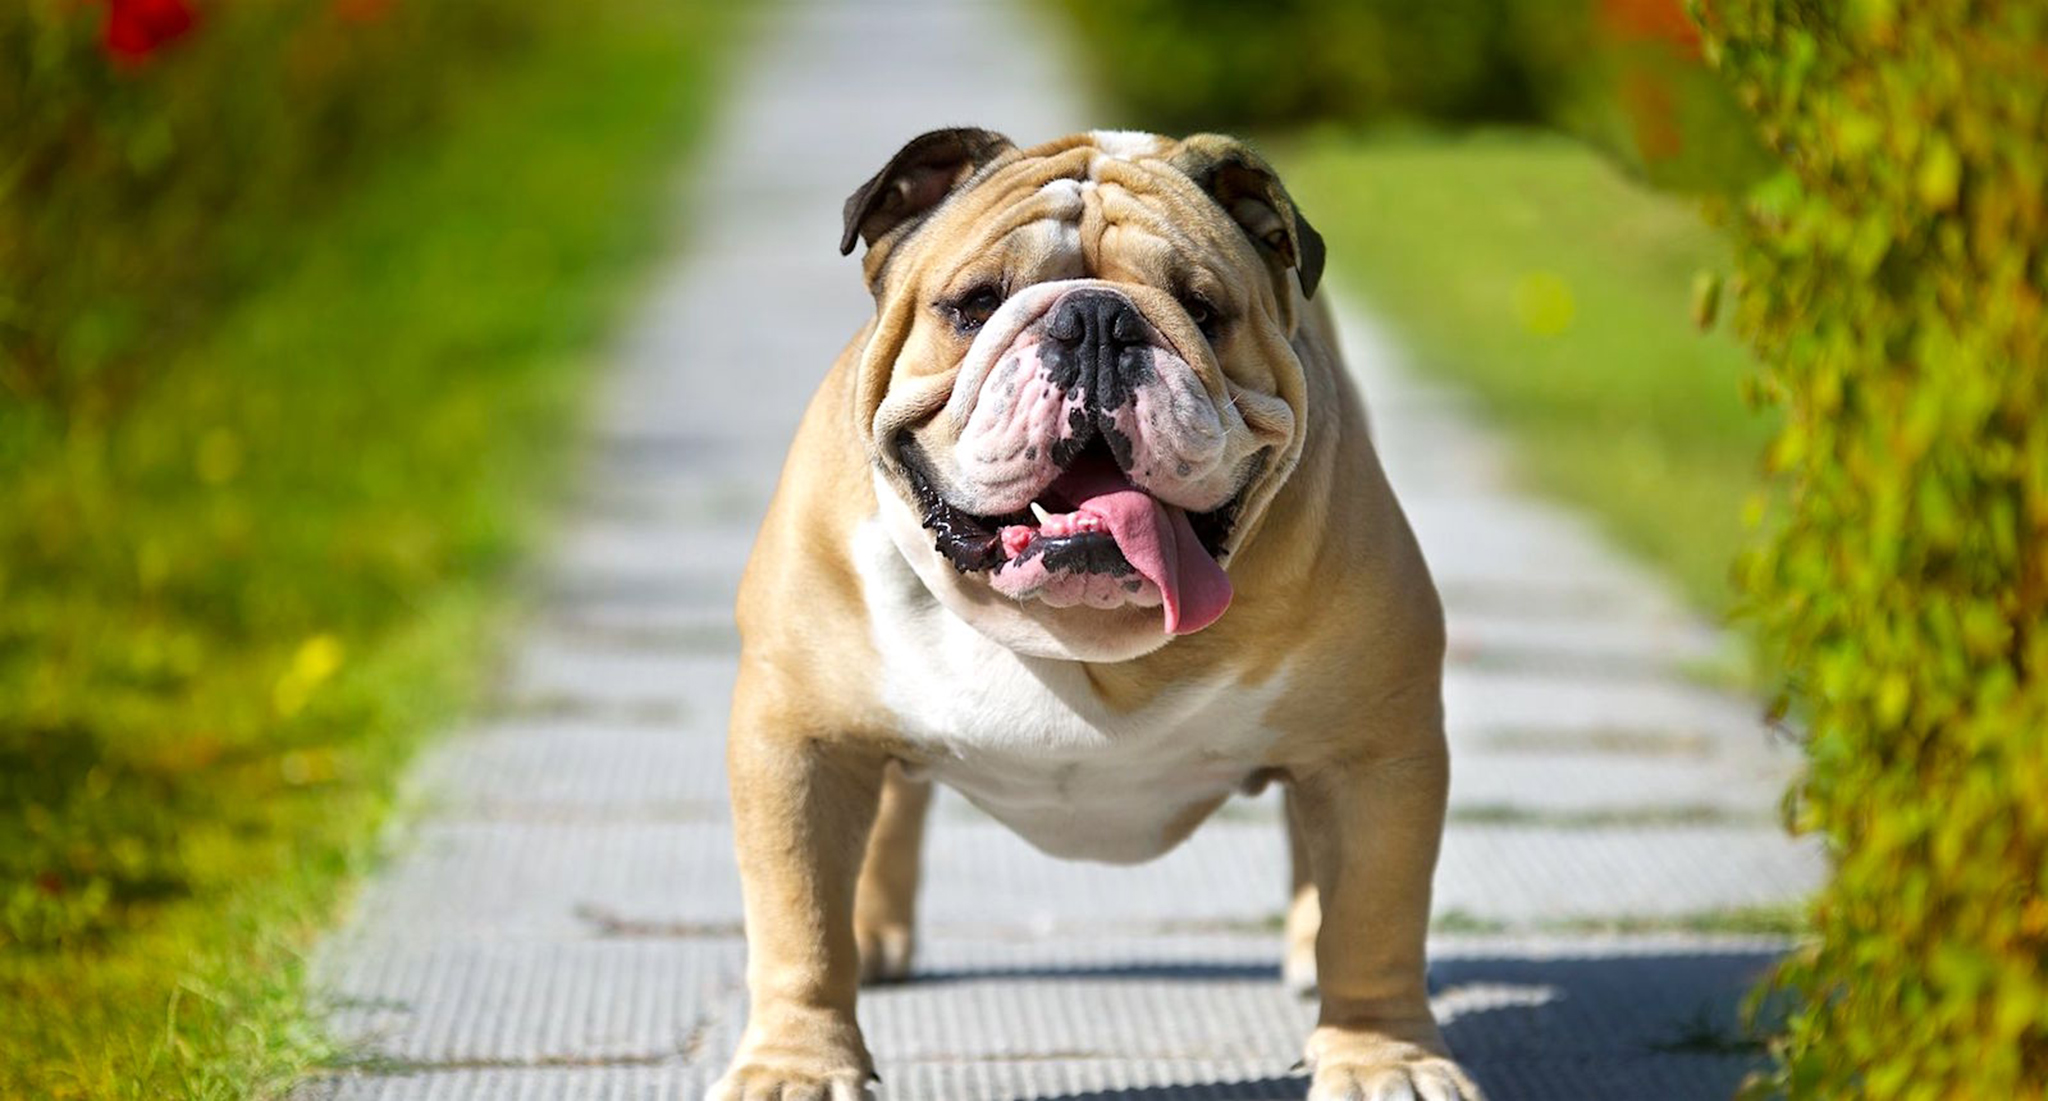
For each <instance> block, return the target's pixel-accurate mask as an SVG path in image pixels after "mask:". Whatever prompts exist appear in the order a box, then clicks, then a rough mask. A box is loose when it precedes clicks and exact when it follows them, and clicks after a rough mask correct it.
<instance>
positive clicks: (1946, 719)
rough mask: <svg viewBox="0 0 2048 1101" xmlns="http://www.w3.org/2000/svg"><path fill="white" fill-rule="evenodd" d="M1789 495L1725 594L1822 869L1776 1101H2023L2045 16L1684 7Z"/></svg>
mask: <svg viewBox="0 0 2048 1101" xmlns="http://www.w3.org/2000/svg"><path fill="white" fill-rule="evenodd" d="M1701 11H1702V19H1703V25H1704V26H1705V28H1706V30H1707V40H1708V48H1709V55H1710V57H1711V58H1712V59H1713V60H1714V61H1715V62H1716V63H1717V64H1718V65H1719V66H1720V68H1721V69H1722V70H1723V71H1724V72H1725V73H1726V74H1727V75H1728V76H1729V77H1730V78H1732V80H1733V82H1734V84H1735V86H1736V88H1737V90H1738V92H1739V94H1740V96H1741V97H1742V99H1743V100H1744V102H1746V103H1747V104H1748V105H1749V106H1750V107H1751V108H1752V110H1753V111H1754V113H1755V115H1756V117H1757V118H1758V119H1759V120H1760V122H1761V124H1762V127H1763V132H1764V137H1765V139H1766V140H1767V142H1768V143H1769V144H1770V145H1771V146H1772V147H1773V148H1775V149H1776V150H1777V151H1778V152H1779V153H1780V154H1781V155H1782V157H1783V160H1784V165H1785V168H1784V170H1783V172H1782V173H1781V174H1780V175H1778V176H1776V177H1774V178H1773V179H1771V180H1770V181H1768V182H1767V183H1766V184H1764V185H1763V186H1762V187H1760V188H1759V189H1757V190H1756V191H1755V192H1754V193H1753V195H1752V197H1751V199H1750V200H1749V201H1748V202H1747V203H1745V204H1744V205H1743V206H1742V207H1741V208H1740V209H1739V210H1738V211H1736V212H1735V213H1734V214H1733V215H1732V216H1731V217H1730V219H1729V220H1730V221H1731V222H1732V225H1733V230H1734V232H1735V235H1736V237H1737V239H1738V245H1739V248H1740V256H1741V259H1740V276H1741V279H1740V286H1741V291H1740V293H1739V295H1738V296H1737V303H1736V305H1737V314H1736V316H1737V320H1738V323H1739V325H1740V326H1741V328H1742V329H1743V331H1744V332H1745V333H1746V334H1747V335H1748V336H1749V337H1750V339H1751V340H1752V341H1753V342H1754V344H1755V346H1756V348H1757V350H1758V351H1759V352H1760V353H1761V354H1762V357H1763V359H1764V361H1765V363H1766V368H1765V372H1764V376H1763V389H1764V391H1765V392H1766V393H1767V394H1768V396H1769V397H1770V398H1771V399H1772V400H1775V401H1777V402H1778V403H1780V404H1782V405H1783V406H1784V407H1785V410H1786V414H1787V416H1786V421H1785V427H1784V430H1783V432H1782V433H1781V434H1780V436H1779V437H1778V439H1777V440H1776V443H1775V444H1774V446H1773V448H1772V450H1771V459H1772V465H1773V467H1774V468H1775V469H1776V470H1777V471H1778V472H1780V474H1781V477H1782V479H1783V481H1784V482H1785V484H1786V486H1787V489H1788V490H1789V503H1788V505H1787V507H1786V513H1787V514H1786V515H1785V516H1784V517H1783V518H1782V519H1783V524H1782V526H1781V527H1780V528H1779V529H1778V530H1777V533H1776V535H1775V536H1774V538H1773V539H1772V541H1771V543H1770V544H1769V546H1768V547H1767V548H1765V549H1764V550H1763V551H1762V552H1761V553H1759V554H1757V555H1755V556H1754V558H1753V559H1752V560H1750V561H1748V562H1747V563H1746V564H1745V568H1744V575H1745V581H1746V583H1747V586H1748V588H1749V589H1750V591H1751V593H1752V595H1753V599H1754V601H1755V604H1756V607H1757V613H1758V616H1759V618H1760V619H1761V621H1762V623H1763V625H1764V627H1765V628H1766V631H1767V634H1768V636H1769V642H1770V644H1771V645H1772V646H1773V647H1774V648H1775V650H1776V651H1777V654H1776V655H1775V656H1776V657H1778V659H1779V661H1778V662H1777V664H1778V665H1779V667H1781V668H1783V669H1785V670H1786V671H1787V675H1788V676H1789V678H1790V686H1789V699H1790V701H1791V702H1792V703H1793V704H1795V705H1796V706H1797V707H1798V708H1799V710H1800V711H1801V713H1802V715H1803V716H1805V718H1806V721H1807V724H1808V728H1809V729H1808V739H1809V744H1808V756H1809V765H1808V770H1807V774H1806V776H1805V778H1804V780H1803V781H1802V783H1801V785H1800V787H1799V788H1798V790H1797V791H1796V792H1795V793H1794V794H1795V801H1794V805H1793V812H1794V815H1795V820H1796V824H1797V825H1798V826H1800V827H1802V828H1804V829H1807V830H1813V831H1818V832H1820V833H1822V834H1823V835H1824V836H1825V837H1826V838H1827V840H1828V842H1829V843H1830V846H1831V847H1832V849H1833V851H1834V853H1835V856H1836V861H1837V870H1836V874H1835V877H1834V880H1833V882H1832V883H1831V884H1830V885H1829V886H1828V887H1827V888H1826V889H1825V891H1824V892H1823V893H1822V894H1821V896H1820V897H1819V899H1818V900H1817V901H1816V903H1815V906H1814V919H1815V925H1816V928H1817V931H1818V932H1819V934H1820V938H1821V939H1820V942H1819V943H1818V944H1817V945H1816V946H1815V947H1813V948H1812V949H1811V950H1810V951H1807V952H1804V953H1802V954H1801V955H1799V956H1798V957H1797V958H1796V959H1795V960H1794V961H1792V963H1791V964H1790V965H1789V966H1788V967H1787V968H1786V969H1785V970H1784V971H1783V973H1782V975H1781V978H1782V980H1783V981H1785V982H1786V983H1788V984H1789V985H1790V987H1792V988H1793V989H1795V990H1796V991H1797V992H1798V994H1799V996H1800V999H1799V1005H1798V1006H1797V1008H1796V1010H1795V1011H1794V1013H1793V1015H1792V1017H1791V1020H1790V1023H1789V1026H1788V1031H1787V1034H1786V1035H1785V1037H1784V1038H1783V1040H1782V1041H1781V1046H1780V1051H1779V1055H1780V1063H1779V1072H1778V1080H1777V1082H1776V1083H1775V1085H1776V1086H1777V1088H1778V1089H1780V1090H1783V1091H1786V1092H1789V1093H1790V1094H1791V1095H1793V1096H1796V1097H1827V1098H1833V1097H1852V1096H1853V1097H1872V1098H2016V1097H2042V1096H2044V1095H2048V893H2044V887H2048V883H2044V878H2048V797H2044V795H2048V416H2044V413H2048V316H2044V299H2048V63H2044V60H2043V59H2044V58H2048V6H2043V5H2042V4H2040V3H2038V2H2035V0H2008V2H1997V0H1982V2H1974V3H1971V2H1964V0H1897V2H1896V3H1863V4H1849V5H1840V6H1837V5H1829V4H1813V3H1809V2H1806V0H1713V2H1712V3H1711V4H1702V5H1701Z"/></svg>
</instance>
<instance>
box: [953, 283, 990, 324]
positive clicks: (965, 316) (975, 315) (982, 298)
mask: <svg viewBox="0 0 2048 1101" xmlns="http://www.w3.org/2000/svg"><path fill="white" fill-rule="evenodd" d="M1002 306H1003V292H1002V288H1000V287H997V286H995V285H994V284H992V283H984V284H982V285H981V286H979V287H976V288H974V289H973V290H970V291H968V292H967V293H966V294H963V295H961V296H960V297H959V298H956V299H954V300H953V304H952V306H951V309H952V311H953V324H954V325H956V326H957V327H959V329H960V331H961V332H963V333H971V332H974V331H975V330H977V329H979V328H981V327H982V326H983V325H984V324H986V323H987V322H988V319H989V318H991V317H994V316H995V313H996V311H997V310H999V309H1001V308H1002Z"/></svg>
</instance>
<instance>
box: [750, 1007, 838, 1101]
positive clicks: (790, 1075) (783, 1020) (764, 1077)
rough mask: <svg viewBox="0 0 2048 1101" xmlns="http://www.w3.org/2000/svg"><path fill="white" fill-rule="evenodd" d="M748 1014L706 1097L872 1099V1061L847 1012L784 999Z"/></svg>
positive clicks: (825, 1100) (820, 1100)
mask: <svg viewBox="0 0 2048 1101" xmlns="http://www.w3.org/2000/svg"><path fill="white" fill-rule="evenodd" d="M751 1016H752V1019H751V1020H749V1021H748V1022H747V1032H746V1035H745V1036H744V1037H743V1038H742V1039H741V1040H740V1050H739V1054H737V1055H735V1056H733V1059H732V1066H731V1067H730V1068H728V1069H727V1070H726V1072H725V1077H723V1078H720V1079H719V1080H718V1082H717V1084H715V1085H713V1086H712V1087H711V1095H710V1098H709V1101H873V1098H874V1096H875V1094H874V1085H873V1083H874V1082H875V1081H877V1079H876V1077H875V1071H874V1062H873V1061H872V1060H871V1059H869V1058H868V1051H867V1045H866V1044H864V1043H862V1042H861V1038H860V1027H859V1026H858V1025H856V1024H855V1023H854V1021H853V1019H852V1018H851V1017H849V1016H846V1015H844V1014H840V1013H836V1012H832V1011H827V1010H820V1009H815V1008H811V1007H806V1006H788V1005H781V1006H771V1007H767V1008H759V1007H757V1008H756V1010H755V1012H753V1013H752V1014H751Z"/></svg>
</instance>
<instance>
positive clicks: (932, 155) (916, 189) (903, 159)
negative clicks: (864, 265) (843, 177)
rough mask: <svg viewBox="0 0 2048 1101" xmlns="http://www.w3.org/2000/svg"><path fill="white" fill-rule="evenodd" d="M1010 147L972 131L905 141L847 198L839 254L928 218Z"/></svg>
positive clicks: (985, 132) (985, 133)
mask: <svg viewBox="0 0 2048 1101" xmlns="http://www.w3.org/2000/svg"><path fill="white" fill-rule="evenodd" d="M1015 148H1016V145H1015V144H1014V143H1012V142H1011V141H1010V139H1008V138H1006V137H1004V136H1002V135H1001V134H998V133H995V132H994V131H990V130H979V129H976V128H974V127H972V126H963V127H957V128H955V129H951V130H933V131H931V132H930V133H926V134H919V135H918V136H917V137H914V138H912V139H910V144H908V145H905V146H904V147H903V148H902V149H899V150H897V152H896V155H895V156H893V157H891V158H889V163H888V164H886V165H883V166H882V170H881V171H880V172H877V173H875V175H874V177H873V178H872V179H870V180H868V182H866V183H864V184H862V185H860V189H859V190H857V191H855V192H854V193H853V194H852V195H850V196H848V197H847V199H846V226H845V228H844V229H843V230H842V231H841V232H840V235H839V255H841V256H845V255H846V254H848V253H850V252H852V251H853V243H854V242H855V241H856V240H859V241H865V242H867V244H868V246H869V247H870V248H872V247H874V244H875V242H876V241H877V240H879V239H880V238H881V237H882V235H883V234H885V233H888V232H889V231H890V230H892V229H895V228H896V227H897V226H900V225H902V224H903V223H905V222H907V221H910V220H911V219H913V218H918V217H921V216H923V215H924V214H926V213H929V212H930V211H931V209H932V208H933V207H936V206H938V205H939V204H940V203H942V202H944V201H945V200H946V196H948V195H950V194H952V193H953V189H954V188H957V187H959V186H960V185H961V184H963V183H966V182H967V180H968V179H970V178H971V177H972V176H973V175H974V174H975V173H976V172H979V171H980V170H981V169H982V168H983V167H984V166H986V165H987V164H988V163H989V162H990V161H993V160H995V159H996V158H997V157H1000V156H1002V155H1003V154H1004V153H1007V152H1009V151H1010V150H1012V149H1015Z"/></svg>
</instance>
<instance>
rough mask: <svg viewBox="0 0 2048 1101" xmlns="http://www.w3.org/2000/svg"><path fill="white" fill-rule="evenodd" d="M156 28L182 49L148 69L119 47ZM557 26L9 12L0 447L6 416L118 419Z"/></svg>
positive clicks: (523, 13)
mask: <svg viewBox="0 0 2048 1101" xmlns="http://www.w3.org/2000/svg"><path fill="white" fill-rule="evenodd" d="M166 11H168V12H171V13H174V14H176V13H182V15H183V18H184V20H187V21H189V22H185V23H183V25H184V29H183V30H182V31H177V28H178V27H179V26H180V21H178V20H174V21H173V22H172V23H171V24H170V26H169V27H167V28H164V29H163V31H162V32H160V33H166V34H167V35H168V36H167V37H164V38H163V39H162V40H161V41H154V42H153V43H152V44H149V45H146V46H144V47H143V48H141V49H138V44H137V43H134V42H132V41H128V40H126V39H124V38H122V37H121V36H119V34H118V28H119V27H120V26H121V25H123V21H124V20H129V21H133V20H141V21H143V22H144V23H145V24H146V25H147V24H149V23H151V22H152V21H154V22H155V24H156V25H158V26H160V27H161V26H162V23H161V20H162V18H163V15H164V13H165V12H166ZM560 18H561V16H560V15H559V14H556V13H555V12H554V11H553V10H552V5H546V4H532V3H518V4H479V3H417V2H400V0H268V2H262V3H254V2H218V3H202V4H198V5H189V4H187V3H185V2H184V0H112V2H108V3H81V2H80V0H16V2H15V3H9V4H4V5H0V119H4V120H6V121H5V124H4V133H0V271H4V272H6V281H5V284H4V285H0V431H4V430H5V429H6V428H7V424H6V416H7V409H8V407H9V406H13V407H15V408H17V409H18V408H20V407H22V406H37V407H41V408H43V409H46V410H47V409H51V408H55V409H57V410H60V411H62V412H64V413H65V414H67V415H71V414H75V415H78V416H82V417H85V418H88V419H90V418H95V417H98V416H100V415H102V414H103V413H105V412H107V411H109V410H110V409H111V408H112V407H115V406H118V405H120V404H121V403H122V402H123V401H124V400H126V399H127V397H128V396H130V395H131V394H132V393H133V392H134V391H135V390H136V389H137V388H138V387H140V386H142V385H144V384H145V383H146V382H147V378H148V373H149V371H150V369H151V365H152V364H154V363H158V362H161V361H162V359H163V358H164V355H165V353H166V351H167V350H168V349H169V348H170V347H172V346H175V345H178V344H181V343H185V342H189V341H190V340H191V339H193V338H195V337H196V336H197V335H199V334H200V333H202V332H204V331H205V329H206V328H207V326H208V325H210V324H211V323H212V321H213V319H214V318H215V317H216V316H218V314H219V312H220V310H221V309H222V308H223V307H224V304H225V303H226V302H227V301H229V300H231V299H232V297H233V296H234V295H235V294H236V293H237V292H238V290H239V289H243V288H246V287H247V286H248V285H250V284H252V283H253V282H256V281H258V280H260V279H261V278H262V277H263V274H264V272H265V270H266V269H267V268H269V267H270V266H272V265H274V264H275V263H276V260H277V257H278V255H279V248H278V246H279V244H280V243H281V241H282V240H284V239H287V238H288V237H289V235H290V232H291V230H292V227H293V226H294V224H295V223H296V222H297V221H298V220H299V219H302V218H303V217H305V216H306V214H307V213H308V211H309V210H311V209H313V208H315V207H317V206H320V205H322V204H324V203H325V202H326V201H327V200H328V199H329V198H330V197H331V196H333V195H335V194H337V193H340V192H341V191H343V190H345V186H346V183H347V180H348V178H349V177H350V176H351V175H352V174H353V172H354V171H355V170H356V168H357V167H358V166H360V165H362V164H365V163H371V162H373V161H374V160H376V159H377V155H378V154H380V153H382V152H383V151H385V150H388V148H389V147H390V146H392V145H394V144H396V145H402V144H403V143H405V142H407V141H410V140H413V138H414V136H415V135H416V134H418V133H419V132H421V131H422V130H423V128H425V127H426V126H427V124H429V123H431V122H432V121H433V119H434V117H435V116H436V115H437V114H438V113H439V112H440V111H441V110H442V109H443V108H444V106H445V105H446V103H447V102H448V101H449V100H450V98H451V97H452V96H453V95H454V94H456V93H457V92H458V91H459V90H460V89H461V88H462V87H463V86H464V85H465V84H466V83H469V82H472V81H474V79H475V78H476V76H477V75H478V71H479V70H480V69H481V68H483V67H485V66H487V65H489V64H491V63H492V62H494V61H495V60H496V59H498V58H500V57H503V56H506V55H508V54H510V53H512V52H515V51H516V49H517V48H518V47H520V46H521V45H523V44H525V43H529V42H531V41H533V40H534V39H535V38H537V37H538V36H539V35H541V34H543V33H545V32H546V29H547V27H549V26H550V25H551V24H553V23H554V22H555V21H556V20H558V19H560ZM171 32H176V33H171Z"/></svg>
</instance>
